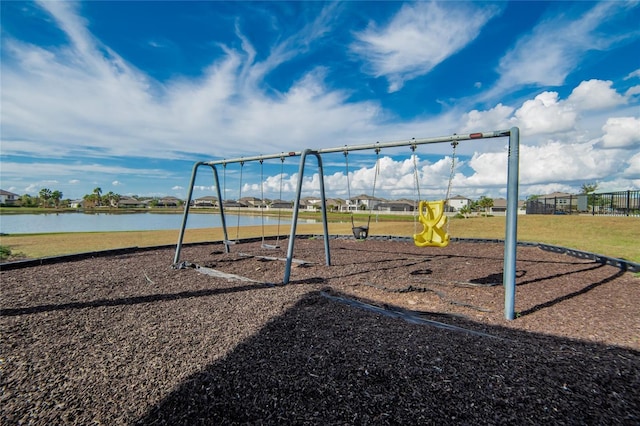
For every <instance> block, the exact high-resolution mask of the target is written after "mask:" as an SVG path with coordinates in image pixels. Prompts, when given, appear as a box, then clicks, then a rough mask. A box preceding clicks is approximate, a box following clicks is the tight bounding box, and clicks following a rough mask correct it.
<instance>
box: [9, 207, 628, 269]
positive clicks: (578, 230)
mask: <svg viewBox="0 0 640 426" xmlns="http://www.w3.org/2000/svg"><path fill="white" fill-rule="evenodd" d="M354 220H355V223H356V226H358V225H361V224H364V223H365V222H366V217H364V218H362V219H361V218H359V217H356V218H355V219H354ZM505 221H506V219H505V217H476V218H471V219H452V220H451V221H450V224H449V234H450V235H451V236H452V237H466V238H498V239H504V235H505ZM370 228H371V231H370V234H371V235H398V236H411V235H413V233H414V232H415V230H416V229H417V230H418V231H420V230H421V229H422V228H421V227H420V226H419V224H418V227H417V228H416V224H414V222H413V221H407V220H405V221H393V220H388V219H387V218H385V220H381V221H379V222H376V221H375V217H372V223H371V226H370ZM228 230H229V238H235V237H236V228H235V227H234V226H230V227H229V228H228ZM265 230H266V231H265V234H266V235H268V236H269V235H275V233H276V232H277V231H276V230H277V227H276V226H275V225H273V226H266V227H265ZM238 231H239V232H238V236H239V237H240V238H247V237H259V236H261V235H262V229H261V227H259V226H252V227H242V228H240V229H239V230H238ZM280 233H281V234H283V235H285V234H287V235H288V233H289V227H288V226H286V225H285V226H281V227H280ZM321 233H322V224H299V225H298V226H297V234H299V235H304V234H321ZM329 233H330V234H349V235H350V234H351V223H350V222H348V221H343V222H331V223H329ZM177 240H178V230H168V231H167V230H165V231H130V232H78V233H58V234H55V233H54V234H24V235H4V236H0V245H2V246H6V247H9V248H10V249H11V251H12V253H13V254H14V255H15V254H22V255H24V256H25V257H29V258H38V257H46V256H55V255H61V254H72V253H81V252H87V251H97V250H106V249H112V248H124V247H133V246H138V247H146V246H157V245H172V244H173V245H175V244H176V243H177ZM218 240H222V230H221V229H220V228H208V229H188V230H187V232H186V235H185V242H186V243H189V242H202V241H218ZM518 240H519V241H530V242H542V243H548V244H555V245H560V246H564V247H569V248H574V249H577V250H584V251H589V252H593V253H598V254H603V255H606V256H612V257H618V258H623V259H628V260H631V261H633V262H638V263H640V244H638V241H640V219H639V218H634V217H618V216H616V217H609V216H543V215H528V216H527V215H523V216H519V217H518Z"/></svg>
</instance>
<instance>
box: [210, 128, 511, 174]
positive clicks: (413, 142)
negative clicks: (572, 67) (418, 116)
mask: <svg viewBox="0 0 640 426" xmlns="http://www.w3.org/2000/svg"><path fill="white" fill-rule="evenodd" d="M510 133H511V130H495V131H493V132H477V133H468V134H462V135H458V134H453V135H450V136H438V137H433V138H421V139H416V138H413V139H408V140H407V139H404V140H398V141H391V142H376V143H370V144H362V145H344V146H340V147H334V148H321V149H312V150H310V151H311V152H312V153H315V154H321V155H322V154H331V153H336V152H351V151H366V150H371V149H383V148H398V147H403V146H417V145H427V144H435V143H443V142H456V141H467V140H474V139H489V138H503V137H508V136H509V135H510ZM303 152H304V151H289V152H281V153H279V154H268V155H254V156H250V157H237V158H230V159H224V160H214V161H204V162H201V163H200V164H204V165H207V166H217V165H219V164H220V165H225V164H233V163H240V162H249V161H260V160H272V159H275V158H279V159H283V158H286V157H300V156H302V154H303Z"/></svg>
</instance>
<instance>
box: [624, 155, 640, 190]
mask: <svg viewBox="0 0 640 426" xmlns="http://www.w3.org/2000/svg"><path fill="white" fill-rule="evenodd" d="M623 176H624V177H625V178H627V179H640V152H639V153H637V154H636V155H634V156H632V157H631V158H630V159H629V167H627V168H626V169H625V170H624V173H623ZM636 188H637V186H636Z"/></svg>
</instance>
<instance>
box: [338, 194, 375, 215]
mask: <svg viewBox="0 0 640 426" xmlns="http://www.w3.org/2000/svg"><path fill="white" fill-rule="evenodd" d="M384 201H386V200H383V199H381V198H376V197H372V196H370V195H366V194H360V195H358V196H357V197H352V198H351V199H350V200H347V201H346V203H345V204H344V205H341V206H340V211H345V210H346V211H354V210H360V209H362V210H373V209H375V207H376V206H377V205H378V204H380V203H382V202H384ZM361 206H362V207H361Z"/></svg>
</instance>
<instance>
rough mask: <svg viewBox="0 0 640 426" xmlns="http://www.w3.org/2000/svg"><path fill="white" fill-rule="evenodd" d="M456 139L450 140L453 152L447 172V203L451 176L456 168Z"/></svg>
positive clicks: (451, 181)
mask: <svg viewBox="0 0 640 426" xmlns="http://www.w3.org/2000/svg"><path fill="white" fill-rule="evenodd" d="M458 143H459V142H458V141H453V142H451V146H452V147H453V152H452V153H451V170H450V172H449V183H448V185H447V194H446V196H445V203H447V205H448V204H449V196H450V195H451V185H452V183H453V177H454V173H455V170H456V147H457V146H458Z"/></svg>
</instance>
